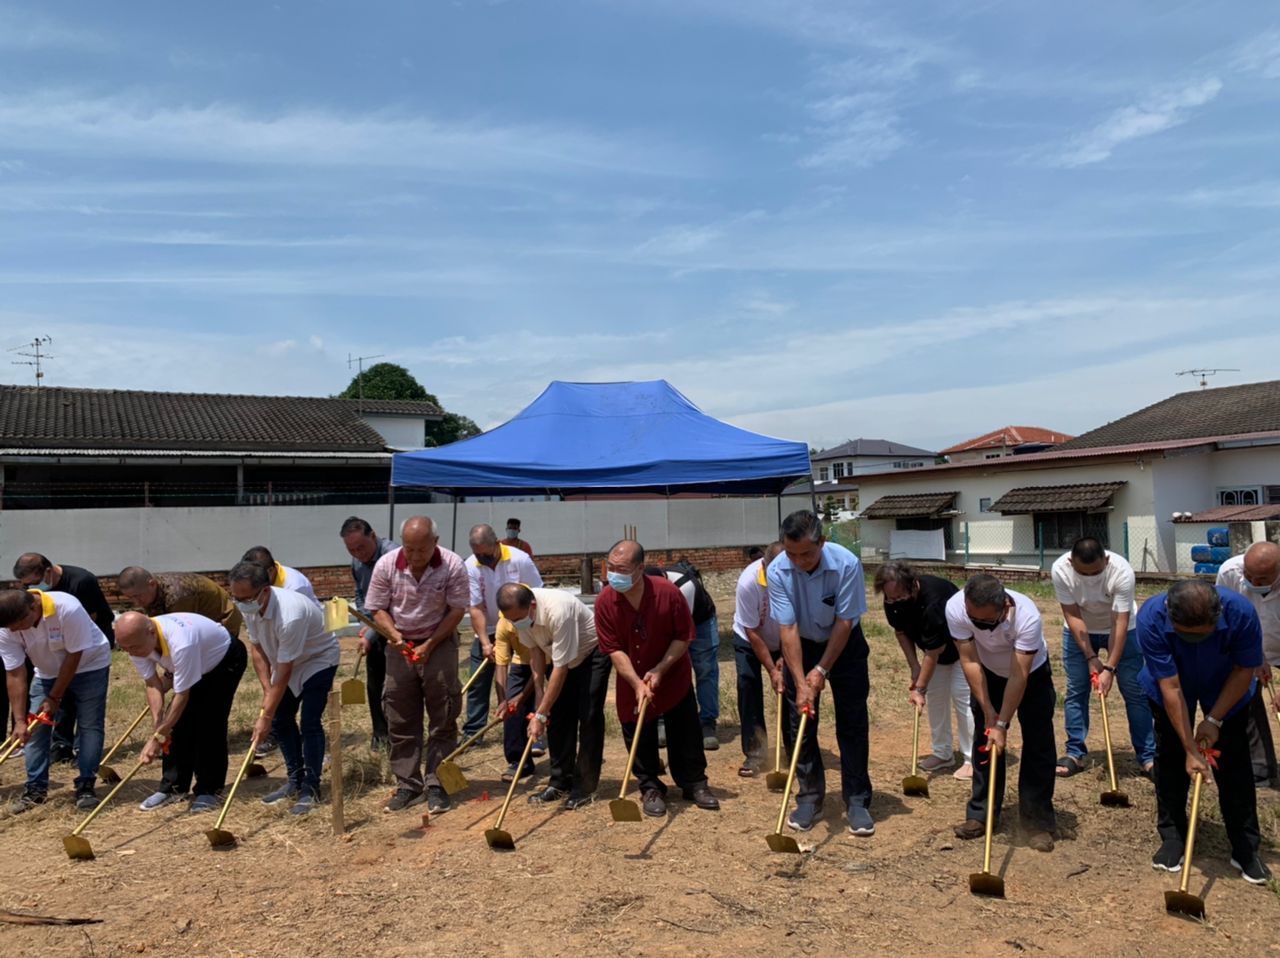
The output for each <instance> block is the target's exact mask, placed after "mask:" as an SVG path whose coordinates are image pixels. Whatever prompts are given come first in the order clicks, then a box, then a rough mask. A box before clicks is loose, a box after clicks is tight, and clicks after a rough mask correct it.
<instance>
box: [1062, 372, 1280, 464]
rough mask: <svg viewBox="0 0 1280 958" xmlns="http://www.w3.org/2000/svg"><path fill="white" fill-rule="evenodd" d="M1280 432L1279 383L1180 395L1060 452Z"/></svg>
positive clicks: (1069, 444)
mask: <svg viewBox="0 0 1280 958" xmlns="http://www.w3.org/2000/svg"><path fill="white" fill-rule="evenodd" d="M1276 430H1280V380H1272V381H1270V382H1264V383H1247V384H1245V385H1243V386H1222V387H1220V388H1218V389H1197V390H1195V391H1193V392H1185V393H1178V394H1177V395H1176V396H1170V397H1169V398H1168V399H1164V400H1161V401H1160V402H1158V403H1156V404H1155V405H1153V406H1147V407H1146V408H1145V409H1139V410H1138V411H1137V412H1135V413H1130V414H1129V415H1128V416H1124V417H1123V418H1121V419H1117V420H1115V421H1114V422H1109V423H1107V424H1106V425H1105V426H1099V427H1098V428H1097V429H1094V430H1091V431H1089V432H1086V433H1084V434H1083V435H1080V436H1076V438H1074V439H1072V440H1071V441H1070V442H1066V443H1063V444H1062V446H1060V447H1059V448H1060V449H1064V450H1067V449H1092V448H1096V447H1098V446H1120V445H1124V444H1126V443H1137V442H1164V441H1171V440H1178V439H1200V438H1208V437H1214V436H1232V435H1241V434H1245V433H1258V432H1274V431H1276Z"/></svg>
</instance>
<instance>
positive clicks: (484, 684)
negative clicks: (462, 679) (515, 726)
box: [462, 635, 500, 738]
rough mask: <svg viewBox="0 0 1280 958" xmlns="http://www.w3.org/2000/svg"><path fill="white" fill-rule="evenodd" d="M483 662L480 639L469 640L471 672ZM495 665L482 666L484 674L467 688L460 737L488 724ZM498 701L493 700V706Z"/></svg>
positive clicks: (490, 637) (491, 639)
mask: <svg viewBox="0 0 1280 958" xmlns="http://www.w3.org/2000/svg"><path fill="white" fill-rule="evenodd" d="M489 643H490V644H491V645H492V644H493V636H492V635H491V636H489ZM483 664H484V656H483V655H481V654H480V640H479V639H472V640H471V674H472V675H475V673H476V669H478V668H480V666H481V665H483ZM494 671H495V666H494V664H493V663H492V662H490V663H489V664H488V665H486V666H485V667H484V674H483V675H481V676H480V678H478V679H476V681H475V684H474V685H472V686H471V688H469V689H467V717H466V720H465V721H464V722H463V723H462V737H463V738H470V737H471V736H472V735H474V734H475V733H476V732H478V731H480V730H481V729H482V728H484V727H485V726H486V725H488V724H489V698H490V696H492V695H493V673H494ZM499 704H500V703H499V702H498V701H497V700H495V702H494V706H495V707H496V706H497V705H499Z"/></svg>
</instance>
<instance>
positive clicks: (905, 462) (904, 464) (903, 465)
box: [893, 459, 924, 469]
mask: <svg viewBox="0 0 1280 958" xmlns="http://www.w3.org/2000/svg"><path fill="white" fill-rule="evenodd" d="M923 465H924V463H923V462H921V461H919V460H918V459H915V460H913V459H899V460H898V461H897V462H895V463H894V464H893V468H894V469H919V468H920V467H922V466H923Z"/></svg>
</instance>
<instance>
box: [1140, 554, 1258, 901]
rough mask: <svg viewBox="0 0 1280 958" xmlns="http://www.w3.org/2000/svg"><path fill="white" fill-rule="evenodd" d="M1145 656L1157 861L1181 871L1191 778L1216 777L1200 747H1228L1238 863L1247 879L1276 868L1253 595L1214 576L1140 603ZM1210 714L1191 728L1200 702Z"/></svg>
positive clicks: (1226, 812)
mask: <svg viewBox="0 0 1280 958" xmlns="http://www.w3.org/2000/svg"><path fill="white" fill-rule="evenodd" d="M1138 640H1139V642H1140V643H1141V646H1142V657H1143V659H1144V661H1145V665H1144V666H1143V669H1142V671H1141V672H1140V673H1139V676H1138V678H1139V681H1141V682H1142V685H1143V688H1144V689H1145V690H1146V693H1147V695H1149V696H1150V697H1151V712H1152V715H1153V717H1154V718H1155V733H1156V763H1155V769H1154V771H1155V784H1156V830H1157V831H1158V832H1159V834H1160V840H1161V845H1160V848H1159V850H1158V851H1157V852H1156V853H1155V855H1154V857H1152V859H1151V864H1152V867H1154V868H1157V869H1160V870H1163V871H1169V872H1178V871H1181V870H1182V866H1183V849H1184V844H1185V836H1186V833H1187V787H1188V786H1189V784H1190V776H1192V775H1194V774H1195V773H1196V772H1199V773H1201V774H1202V775H1204V776H1206V777H1208V775H1209V772H1210V770H1211V769H1210V764H1209V762H1208V761H1207V760H1206V758H1205V755H1204V754H1202V752H1201V746H1204V747H1206V748H1209V749H1216V750H1218V751H1219V752H1220V753H1221V754H1220V755H1219V756H1218V759H1217V763H1216V765H1217V767H1216V768H1213V769H1212V771H1213V777H1214V780H1215V781H1216V782H1217V784H1218V805H1219V807H1220V808H1221V809H1222V822H1223V825H1224V826H1226V830H1227V840H1228V842H1230V844H1231V864H1232V865H1234V866H1235V867H1236V868H1237V869H1239V870H1240V874H1241V875H1242V876H1243V877H1244V879H1245V880H1246V881H1248V882H1251V883H1253V884H1255V885H1262V884H1265V883H1266V881H1267V879H1269V878H1270V877H1271V872H1270V870H1269V869H1268V868H1267V866H1266V865H1265V864H1263V862H1262V860H1261V859H1260V858H1259V857H1258V849H1259V847H1260V846H1261V844H1262V836H1261V833H1260V831H1259V829H1258V800H1257V793H1256V791H1255V790H1254V784H1253V767H1252V765H1251V764H1250V760H1249V738H1248V733H1247V730H1246V719H1247V708H1246V707H1247V705H1248V703H1249V700H1250V699H1251V698H1252V697H1253V695H1254V694H1255V690H1256V687H1257V680H1256V679H1255V678H1254V672H1255V671H1256V670H1257V668H1258V666H1260V665H1261V664H1262V628H1261V626H1260V625H1259V624H1258V615H1257V613H1256V612H1254V610H1253V606H1251V605H1250V604H1249V601H1248V600H1247V599H1245V598H1244V597H1242V596H1240V595H1237V594H1235V593H1234V592H1231V591H1229V590H1227V589H1223V588H1220V587H1214V586H1212V585H1210V584H1209V583H1207V582H1204V581H1201V580H1198V579H1191V580H1187V581H1184V582H1178V583H1176V584H1175V585H1174V586H1173V587H1172V588H1171V589H1169V591H1168V592H1167V593H1166V594H1165V595H1164V596H1157V597H1155V598H1153V599H1149V600H1148V601H1147V602H1146V603H1144V604H1143V606H1142V609H1141V611H1139V612H1138ZM1197 704H1198V705H1199V706H1200V708H1201V710H1202V711H1203V713H1204V720H1203V721H1202V722H1201V723H1200V724H1199V725H1198V726H1196V727H1195V730H1194V732H1193V731H1192V724H1191V723H1192V718H1193V717H1194V715H1195V710H1196V705H1197Z"/></svg>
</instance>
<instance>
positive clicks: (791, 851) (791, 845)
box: [767, 832, 800, 855]
mask: <svg viewBox="0 0 1280 958" xmlns="http://www.w3.org/2000/svg"><path fill="white" fill-rule="evenodd" d="M767 840H768V842H769V850H770V851H773V852H783V853H785V854H788V855H799V854H800V846H799V845H797V844H796V840H795V839H794V838H792V837H791V836H790V835H779V834H778V833H776V832H770V833H769V836H768V839H767Z"/></svg>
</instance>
